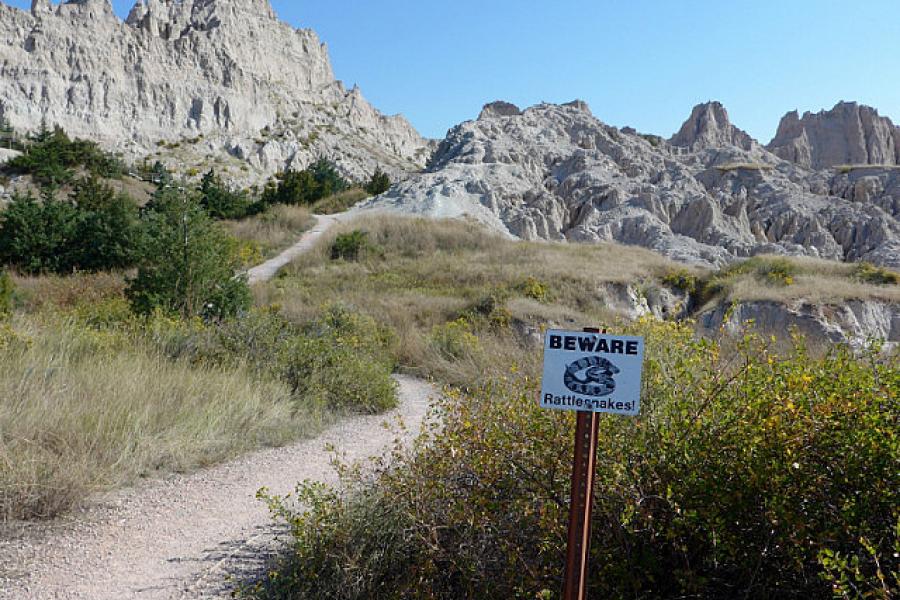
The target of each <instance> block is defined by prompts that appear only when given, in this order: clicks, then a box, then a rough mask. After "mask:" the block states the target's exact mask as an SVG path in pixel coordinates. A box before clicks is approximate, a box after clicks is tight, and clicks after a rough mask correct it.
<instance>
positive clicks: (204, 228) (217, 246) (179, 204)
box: [127, 188, 251, 318]
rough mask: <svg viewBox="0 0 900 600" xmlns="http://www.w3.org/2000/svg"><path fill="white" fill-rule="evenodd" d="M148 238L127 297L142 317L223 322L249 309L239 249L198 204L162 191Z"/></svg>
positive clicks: (149, 219)
mask: <svg viewBox="0 0 900 600" xmlns="http://www.w3.org/2000/svg"><path fill="white" fill-rule="evenodd" d="M144 221H145V226H146V232H145V236H144V244H143V247H142V251H141V258H140V260H139V263H138V274H137V276H136V277H135V278H134V279H132V280H131V281H130V282H129V285H128V290H127V293H128V297H129V299H130V300H131V303H132V307H133V308H134V310H135V311H136V312H138V313H142V314H147V313H150V312H152V311H154V310H156V309H161V310H163V311H164V312H167V313H173V314H179V315H181V316H182V317H185V318H188V317H194V316H203V317H208V318H209V317H224V316H229V315H234V314H236V313H238V312H240V311H242V310H245V309H247V308H248V307H249V306H250V300H251V298H250V288H249V287H248V286H247V282H246V278H245V277H239V276H236V275H235V272H236V271H237V270H238V269H239V268H240V261H239V260H238V257H237V250H236V244H235V242H234V240H233V239H232V238H230V237H229V236H228V235H227V234H226V233H225V231H224V230H223V229H222V228H221V227H220V226H219V225H217V224H216V223H214V222H213V221H212V219H211V218H210V217H209V215H207V214H206V211H205V210H203V207H201V206H200V203H199V201H198V200H197V199H196V198H195V197H193V196H191V195H190V194H188V193H186V192H184V191H183V190H178V189H175V188H167V189H165V190H162V191H161V192H160V193H159V194H158V195H157V197H156V198H155V202H154V206H153V209H152V210H148V211H147V212H145V214H144Z"/></svg>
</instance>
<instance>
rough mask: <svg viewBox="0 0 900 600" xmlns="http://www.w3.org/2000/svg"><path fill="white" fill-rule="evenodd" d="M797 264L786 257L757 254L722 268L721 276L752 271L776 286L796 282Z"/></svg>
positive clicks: (764, 280) (759, 277)
mask: <svg viewBox="0 0 900 600" xmlns="http://www.w3.org/2000/svg"><path fill="white" fill-rule="evenodd" d="M797 272H798V268H797V265H795V264H794V263H792V262H791V261H789V260H788V259H786V258H777V257H768V256H756V257H753V258H751V259H748V260H745V261H743V262H740V263H737V264H734V265H732V266H730V267H727V268H725V269H723V270H722V272H721V273H720V276H721V277H728V276H731V275H739V274H747V273H751V274H753V275H755V276H756V277H757V278H758V279H760V280H761V281H763V282H765V283H768V284H770V285H775V286H788V285H793V284H794V279H795V277H796V276H797Z"/></svg>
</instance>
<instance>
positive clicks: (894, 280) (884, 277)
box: [854, 262, 900, 285]
mask: <svg viewBox="0 0 900 600" xmlns="http://www.w3.org/2000/svg"><path fill="white" fill-rule="evenodd" d="M854 274H855V276H856V278H857V279H859V280H860V281H862V282H863V283H874V284H875V285H900V273H895V272H894V271H889V270H887V269H885V268H883V267H876V266H875V265H873V264H872V263H865V262H864V263H860V264H859V265H857V267H856V271H855V273H854Z"/></svg>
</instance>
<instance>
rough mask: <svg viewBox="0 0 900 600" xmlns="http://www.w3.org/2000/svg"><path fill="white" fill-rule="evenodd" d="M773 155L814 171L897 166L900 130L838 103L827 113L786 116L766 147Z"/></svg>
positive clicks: (863, 110) (866, 111)
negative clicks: (833, 168)
mask: <svg viewBox="0 0 900 600" xmlns="http://www.w3.org/2000/svg"><path fill="white" fill-rule="evenodd" d="M768 148H769V150H771V151H772V152H774V153H775V154H776V155H778V156H780V157H781V158H784V159H785V160H789V161H791V162H795V163H797V164H800V165H803V166H804V167H810V168H813V169H825V168H828V167H833V166H836V165H860V164H869V165H900V129H898V128H897V127H896V126H895V125H894V124H893V123H892V122H891V120H890V119H888V118H886V117H881V116H879V115H878V111H877V110H875V109H874V108H869V107H868V106H860V105H859V104H857V103H855V102H841V103H839V104H838V105H837V106H835V107H834V108H833V109H831V110H829V111H822V112H820V113H818V114H812V113H806V114H804V115H803V118H800V115H799V114H797V111H793V112H790V113H788V114H787V115H785V117H784V118H783V119H782V120H781V124H780V125H779V126H778V133H776V134H775V139H774V140H772V142H771V143H770V144H769V146H768Z"/></svg>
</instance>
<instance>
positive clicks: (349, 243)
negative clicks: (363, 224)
mask: <svg viewBox="0 0 900 600" xmlns="http://www.w3.org/2000/svg"><path fill="white" fill-rule="evenodd" d="M368 235H369V234H368V233H367V232H365V231H361V230H359V229H356V230H354V231H351V232H349V233H342V234H339V235H338V236H337V237H336V238H334V242H332V244H331V259H332V260H358V259H359V258H361V256H362V255H363V254H364V253H365V251H366V250H367V249H368V248H369V240H368Z"/></svg>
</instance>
